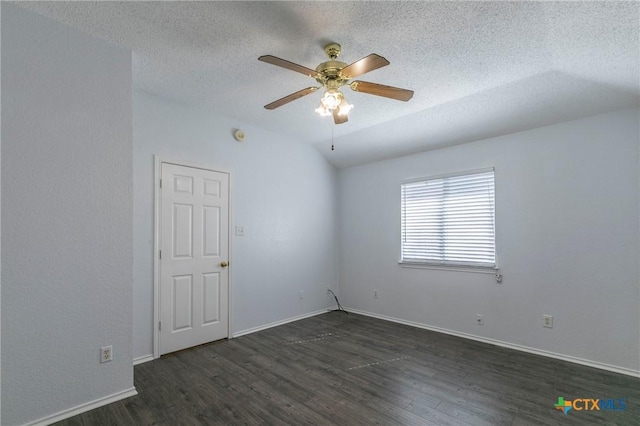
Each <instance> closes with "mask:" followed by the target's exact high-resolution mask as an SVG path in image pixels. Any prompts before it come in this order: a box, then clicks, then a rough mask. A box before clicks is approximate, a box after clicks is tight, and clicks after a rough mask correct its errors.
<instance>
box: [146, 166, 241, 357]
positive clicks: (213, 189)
mask: <svg viewBox="0 0 640 426" xmlns="http://www.w3.org/2000/svg"><path fill="white" fill-rule="evenodd" d="M161 167H162V181H161V211H160V249H161V254H160V256H161V257H160V332H159V340H160V341H159V343H160V355H162V354H166V353H169V352H174V351H178V350H180V349H184V348H189V347H192V346H196V345H201V344H203V343H208V342H212V341H214V340H220V339H224V338H226V337H228V336H229V268H228V267H227V265H228V259H229V175H228V174H227V173H220V172H214V171H211V170H203V169H198V168H192V167H185V166H178V165H175V164H169V163H162V166H161Z"/></svg>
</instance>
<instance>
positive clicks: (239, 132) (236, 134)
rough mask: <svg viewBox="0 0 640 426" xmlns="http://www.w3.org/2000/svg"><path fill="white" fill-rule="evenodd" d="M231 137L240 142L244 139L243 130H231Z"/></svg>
mask: <svg viewBox="0 0 640 426" xmlns="http://www.w3.org/2000/svg"><path fill="white" fill-rule="evenodd" d="M233 137H234V138H236V140H237V141H238V142H242V141H243V140H244V132H243V131H242V130H240V129H238V130H236V131H235V132H233Z"/></svg>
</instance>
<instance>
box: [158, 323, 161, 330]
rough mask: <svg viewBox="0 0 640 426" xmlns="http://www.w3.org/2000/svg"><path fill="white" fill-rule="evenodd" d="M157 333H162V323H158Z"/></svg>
mask: <svg viewBox="0 0 640 426" xmlns="http://www.w3.org/2000/svg"><path fill="white" fill-rule="evenodd" d="M158 331H162V321H158Z"/></svg>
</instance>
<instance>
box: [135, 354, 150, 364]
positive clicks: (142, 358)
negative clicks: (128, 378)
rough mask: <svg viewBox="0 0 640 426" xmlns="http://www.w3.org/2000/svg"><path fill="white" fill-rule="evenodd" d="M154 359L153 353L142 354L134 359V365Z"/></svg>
mask: <svg viewBox="0 0 640 426" xmlns="http://www.w3.org/2000/svg"><path fill="white" fill-rule="evenodd" d="M154 359H155V358H154V357H153V354H149V355H142V356H139V357H137V358H134V359H133V365H138V364H144V363H145V362H149V361H153V360H154Z"/></svg>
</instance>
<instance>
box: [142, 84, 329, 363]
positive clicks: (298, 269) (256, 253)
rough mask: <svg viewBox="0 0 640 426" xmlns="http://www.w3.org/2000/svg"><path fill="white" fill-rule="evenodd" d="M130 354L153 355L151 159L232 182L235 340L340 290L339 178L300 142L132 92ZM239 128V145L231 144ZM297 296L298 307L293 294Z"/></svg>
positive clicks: (319, 305)
mask: <svg viewBox="0 0 640 426" xmlns="http://www.w3.org/2000/svg"><path fill="white" fill-rule="evenodd" d="M133 99H134V101H133V117H134V148H133V158H134V166H133V168H134V186H133V188H134V278H135V284H134V327H135V328H134V338H135V339H134V341H135V343H134V347H135V352H134V353H135V356H136V358H140V357H144V356H148V355H150V354H151V353H152V352H153V340H152V337H153V275H152V273H153V187H154V184H153V155H154V154H155V155H159V156H160V157H161V158H164V159H169V160H182V161H187V162H192V163H197V164H201V165H203V166H206V167H210V168H213V169H218V170H224V171H229V172H230V173H231V208H232V212H231V213H232V214H231V225H232V228H234V227H235V225H241V226H244V231H245V236H244V237H237V236H235V235H233V231H232V235H231V240H232V241H231V244H232V252H231V282H230V286H231V295H232V303H231V321H232V333H234V334H237V333H241V332H243V331H247V330H250V329H252V328H255V327H260V326H264V325H265V324H271V323H274V322H278V321H283V320H287V319H290V318H295V317H297V316H301V315H305V314H309V313H312V312H317V311H320V310H324V309H326V308H327V307H329V306H331V304H332V302H333V299H332V298H330V297H329V296H327V294H326V292H327V287H332V288H333V289H334V290H335V288H336V285H337V268H336V262H337V236H336V230H337V218H336V214H337V207H336V205H337V201H336V200H337V188H336V183H337V173H336V170H335V169H334V168H333V166H331V165H330V164H329V163H328V162H327V161H326V160H325V159H324V157H322V155H320V153H318V151H317V150H316V149H315V148H313V147H312V146H309V145H308V144H304V143H302V142H300V141H295V140H291V139H288V138H286V137H284V136H281V135H277V134H275V133H272V132H269V131H266V130H263V129H260V128H257V127H254V126H249V125H247V124H245V123H242V122H240V121H238V120H232V119H229V118H225V117H221V116H218V115H215V114H213V113H211V112H210V111H207V110H204V109H200V108H194V107H187V106H185V105H182V104H179V103H177V102H173V101H171V100H168V99H166V98H162V97H159V96H154V95H150V94H147V93H145V92H142V91H134V98H133ZM235 128H241V129H242V130H244V132H245V134H246V139H245V141H244V142H241V143H240V142H236V141H235V139H233V136H232V134H233V130H234V129H235ZM300 290H302V291H304V299H303V300H299V299H298V292H299V291H300Z"/></svg>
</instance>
